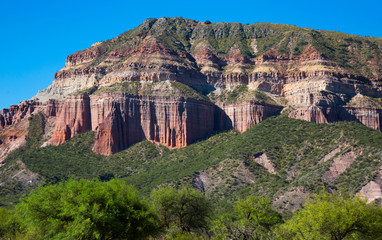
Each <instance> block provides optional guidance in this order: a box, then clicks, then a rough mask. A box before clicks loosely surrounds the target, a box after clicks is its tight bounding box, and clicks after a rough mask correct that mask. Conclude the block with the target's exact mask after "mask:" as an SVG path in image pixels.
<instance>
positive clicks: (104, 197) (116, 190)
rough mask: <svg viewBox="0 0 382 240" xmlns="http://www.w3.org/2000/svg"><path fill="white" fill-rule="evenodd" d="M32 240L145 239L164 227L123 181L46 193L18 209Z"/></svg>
mask: <svg viewBox="0 0 382 240" xmlns="http://www.w3.org/2000/svg"><path fill="white" fill-rule="evenodd" d="M16 214H17V216H18V218H19V219H20V222H21V227H22V229H23V231H24V233H25V235H26V237H27V238H31V239H47V238H48V239H144V238H146V237H148V236H150V235H153V234H154V233H156V232H157V230H158V229H159V228H158V226H159V221H158V218H157V216H156V214H155V213H153V212H152V211H151V210H150V209H149V207H148V205H147V204H146V203H145V202H143V201H142V200H140V199H139V198H138V196H137V192H136V191H135V190H134V189H133V188H132V187H130V186H128V185H126V184H125V183H124V182H122V181H118V180H112V181H110V182H100V181H98V180H93V181H86V180H80V181H74V180H69V181H67V182H63V183H60V184H58V185H51V186H46V187H40V188H38V189H37V190H36V191H35V192H32V193H31V194H29V196H27V197H26V198H24V199H22V201H21V203H20V204H18V205H17V206H16Z"/></svg>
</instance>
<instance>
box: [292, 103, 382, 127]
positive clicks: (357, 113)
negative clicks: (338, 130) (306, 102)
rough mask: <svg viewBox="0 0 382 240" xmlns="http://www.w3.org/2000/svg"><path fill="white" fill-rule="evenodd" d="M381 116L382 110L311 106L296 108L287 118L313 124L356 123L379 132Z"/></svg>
mask: <svg viewBox="0 0 382 240" xmlns="http://www.w3.org/2000/svg"><path fill="white" fill-rule="evenodd" d="M381 114H382V110H381V109H376V108H353V107H322V106H311V107H305V108H304V107H303V108H297V109H295V110H293V111H291V112H290V113H289V115H288V116H289V117H291V118H295V119H301V120H305V121H311V122H315V123H329V122H336V121H356V122H359V123H362V124H364V125H366V126H367V127H370V128H373V129H375V130H378V131H381V117H382V115H381Z"/></svg>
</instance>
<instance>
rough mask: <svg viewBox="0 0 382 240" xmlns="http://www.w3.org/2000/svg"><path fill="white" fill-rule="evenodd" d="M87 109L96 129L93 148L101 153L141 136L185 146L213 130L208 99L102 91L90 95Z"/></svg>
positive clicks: (113, 151)
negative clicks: (145, 95)
mask: <svg viewBox="0 0 382 240" xmlns="http://www.w3.org/2000/svg"><path fill="white" fill-rule="evenodd" d="M91 109H92V126H93V130H96V131H97V139H96V143H95V145H94V148H93V150H94V151H95V152H97V153H100V154H105V155H110V154H112V153H115V152H118V151H121V150H123V149H125V148H127V146H129V145H131V144H134V143H137V142H139V141H142V140H143V139H148V140H150V141H152V142H156V143H160V144H162V145H164V146H166V147H168V148H180V147H185V146H187V145H189V144H190V143H191V142H193V141H195V140H196V139H200V138H203V137H205V136H207V135H208V134H209V133H211V132H213V130H214V105H213V104H211V103H208V102H200V101H196V100H186V99H183V98H172V97H137V96H126V95H125V94H117V95H116V94H106V95H101V96H94V97H92V99H91ZM116 143H117V144H116Z"/></svg>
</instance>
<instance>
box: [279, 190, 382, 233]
mask: <svg viewBox="0 0 382 240" xmlns="http://www.w3.org/2000/svg"><path fill="white" fill-rule="evenodd" d="M277 233H278V237H279V239H331V240H341V239H382V209H381V208H380V207H377V206H376V205H375V204H374V203H371V204H366V200H362V199H360V198H358V197H354V198H349V197H345V198H344V197H342V196H341V195H340V194H338V193H335V194H330V195H328V194H322V195H320V196H315V197H314V198H313V199H312V200H310V201H307V202H306V203H305V204H304V208H303V209H302V210H300V211H299V212H297V213H296V215H295V216H294V217H293V218H292V219H290V220H289V221H287V222H286V223H285V224H283V225H281V226H280V228H279V229H278V231H277Z"/></svg>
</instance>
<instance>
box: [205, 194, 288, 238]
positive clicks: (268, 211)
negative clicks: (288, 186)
mask: <svg viewBox="0 0 382 240" xmlns="http://www.w3.org/2000/svg"><path fill="white" fill-rule="evenodd" d="M282 222H283V220H282V217H281V215H280V214H279V213H278V212H277V211H275V210H273V209H272V208H271V202H270V201H269V200H268V199H265V198H261V197H255V196H250V197H248V198H247V199H245V200H239V201H237V202H236V216H233V215H224V216H222V217H220V218H219V219H217V220H215V221H214V222H213V226H212V231H213V232H214V234H215V237H216V238H217V239H222V240H223V239H270V238H271V237H272V236H273V235H272V229H273V227H274V226H276V225H277V224H280V223H282Z"/></svg>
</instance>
